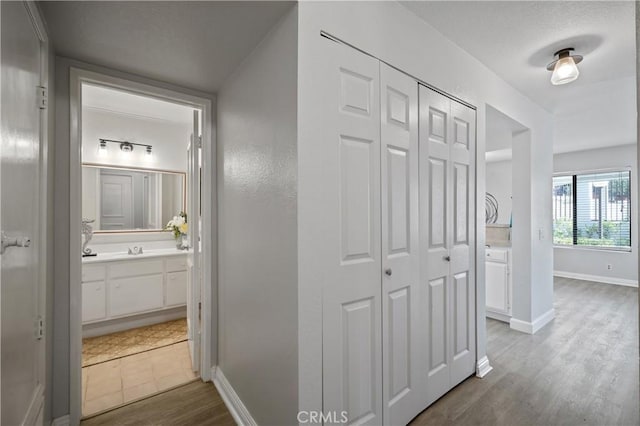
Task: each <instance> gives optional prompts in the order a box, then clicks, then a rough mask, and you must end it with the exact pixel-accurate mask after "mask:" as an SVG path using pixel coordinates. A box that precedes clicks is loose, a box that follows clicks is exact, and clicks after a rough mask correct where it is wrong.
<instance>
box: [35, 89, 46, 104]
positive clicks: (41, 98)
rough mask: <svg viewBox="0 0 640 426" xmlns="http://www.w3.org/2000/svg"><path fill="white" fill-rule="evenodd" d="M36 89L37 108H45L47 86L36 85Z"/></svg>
mask: <svg viewBox="0 0 640 426" xmlns="http://www.w3.org/2000/svg"><path fill="white" fill-rule="evenodd" d="M36 89H37V91H38V108H40V109H47V103H48V94H47V88H46V87H44V86H37V87H36Z"/></svg>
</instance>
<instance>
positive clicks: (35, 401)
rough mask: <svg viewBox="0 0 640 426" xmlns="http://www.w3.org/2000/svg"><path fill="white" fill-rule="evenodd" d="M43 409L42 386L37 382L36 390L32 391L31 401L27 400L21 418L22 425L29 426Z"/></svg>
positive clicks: (34, 422)
mask: <svg viewBox="0 0 640 426" xmlns="http://www.w3.org/2000/svg"><path fill="white" fill-rule="evenodd" d="M43 409H44V386H43V385H42V384H39V385H38V386H37V387H36V390H35V391H34V392H33V397H32V398H31V402H29V408H27V412H26V414H25V416H24V419H23V420H22V425H23V426H30V425H33V424H36V419H37V418H38V416H39V415H40V413H41V411H42V410H43Z"/></svg>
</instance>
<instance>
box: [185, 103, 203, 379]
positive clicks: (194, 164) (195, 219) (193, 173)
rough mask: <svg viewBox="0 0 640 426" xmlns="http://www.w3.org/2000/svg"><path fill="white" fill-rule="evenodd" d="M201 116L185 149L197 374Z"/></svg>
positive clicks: (190, 316) (190, 320)
mask: <svg viewBox="0 0 640 426" xmlns="http://www.w3.org/2000/svg"><path fill="white" fill-rule="evenodd" d="M200 140H201V136H200V112H199V111H193V133H192V136H191V143H190V144H189V148H188V149H187V162H188V165H187V212H186V213H187V222H188V224H189V232H188V236H189V246H190V249H189V252H188V255H187V260H188V272H189V273H188V280H189V282H188V285H187V334H188V339H189V353H190V354H191V366H192V368H193V371H196V372H199V371H200V329H201V327H200V306H201V305H200V303H201V300H200V298H201V289H202V285H201V273H200V270H201V268H200V263H201V256H200V253H201V242H200V240H201V238H200V151H201V149H200Z"/></svg>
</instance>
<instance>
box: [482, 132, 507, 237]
mask: <svg viewBox="0 0 640 426" xmlns="http://www.w3.org/2000/svg"><path fill="white" fill-rule="evenodd" d="M509 136H511V135H509ZM509 139H511V137H509ZM511 164H512V162H511V161H497V162H492V163H487V174H486V184H487V192H488V193H490V194H492V195H493V196H494V197H496V200H497V201H498V220H497V222H496V223H501V224H507V225H508V224H509V221H510V219H511V211H512V210H511V204H512V200H511V196H512V195H513V180H512V175H511Z"/></svg>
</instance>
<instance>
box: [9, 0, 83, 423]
mask: <svg viewBox="0 0 640 426" xmlns="http://www.w3.org/2000/svg"><path fill="white" fill-rule="evenodd" d="M0 8H1V9H2V10H1V12H0V15H1V20H2V22H1V25H0V28H1V31H2V34H1V36H0V39H1V40H2V45H1V48H0V52H1V60H0V64H1V65H0V69H1V73H2V75H1V78H0V80H1V82H2V87H1V89H0V93H1V103H2V107H1V111H2V117H1V120H0V121H1V126H2V128H1V138H0V141H1V142H0V143H1V144H2V145H1V149H0V151H1V154H2V155H1V158H0V183H1V187H0V192H1V194H2V197H1V198H0V200H1V202H0V218H1V229H2V230H3V231H4V232H6V234H7V235H8V236H11V237H26V238H29V239H31V244H30V246H28V247H9V248H7V249H6V251H5V252H4V254H2V255H1V256H0V258H1V260H2V266H1V271H0V280H1V282H2V286H1V287H0V292H1V295H0V299H1V307H0V312H1V319H0V322H1V327H2V333H1V334H2V342H1V344H0V347H1V352H2V353H1V355H0V358H1V359H2V363H1V366H2V367H1V372H0V377H1V380H0V382H1V383H2V385H1V387H2V389H1V391H0V395H1V408H0V411H1V419H0V423H1V424H3V425H18V424H22V423H23V421H26V422H28V423H32V422H35V421H36V416H37V415H38V413H37V412H33V411H31V412H30V411H29V407H30V405H32V406H33V407H34V408H35V409H37V408H38V407H40V403H41V401H42V398H43V392H44V391H43V389H44V387H43V386H44V377H43V368H44V366H43V365H42V364H41V361H40V360H41V358H40V357H41V354H42V353H43V351H44V347H43V345H44V343H43V340H39V339H38V338H37V337H36V334H35V332H36V329H35V324H36V322H37V317H38V315H39V314H40V310H39V306H40V303H41V300H40V298H41V296H44V295H43V294H41V293H40V282H39V274H40V266H41V259H40V255H39V254H40V252H41V249H40V247H41V246H40V244H42V243H43V242H42V241H39V237H40V220H39V215H40V209H41V208H42V206H41V204H40V197H41V188H40V184H39V183H40V181H41V179H40V178H41V176H40V167H41V164H40V160H41V156H40V152H41V151H40V149H41V146H40V133H41V128H40V127H41V126H40V119H41V114H42V113H41V110H40V109H39V106H38V98H37V88H38V86H40V84H41V79H40V75H41V74H40V73H41V60H40V58H41V56H40V53H41V51H40V40H39V38H38V36H37V34H36V31H35V27H34V24H33V23H32V20H31V18H30V14H29V12H28V11H27V7H26V5H25V3H23V2H0ZM44 131H46V130H44ZM78 226H80V225H79V224H78ZM42 359H44V357H42ZM39 401H40V402H39Z"/></svg>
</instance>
